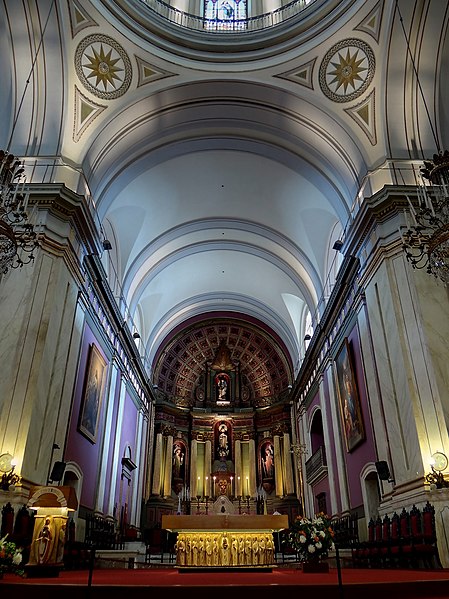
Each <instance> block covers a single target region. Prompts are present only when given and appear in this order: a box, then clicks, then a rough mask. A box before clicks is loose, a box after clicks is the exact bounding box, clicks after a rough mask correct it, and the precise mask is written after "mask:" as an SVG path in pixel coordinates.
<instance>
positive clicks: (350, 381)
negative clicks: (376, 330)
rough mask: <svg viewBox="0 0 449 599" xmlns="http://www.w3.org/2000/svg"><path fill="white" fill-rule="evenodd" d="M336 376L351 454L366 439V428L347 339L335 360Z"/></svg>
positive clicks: (347, 444) (346, 438)
mask: <svg viewBox="0 0 449 599" xmlns="http://www.w3.org/2000/svg"><path fill="white" fill-rule="evenodd" d="M335 375H336V379H337V389H338V396H339V403H340V413H341V418H342V422H343V428H344V433H345V440H346V449H347V451H349V452H350V451H352V450H353V449H354V448H355V447H357V445H358V444H359V443H361V442H362V441H363V440H364V439H365V427H364V425H363V418H362V410H361V406H360V398H359V393H358V390H357V384H356V380H355V377H354V368H353V364H352V359H351V352H350V347H349V343H348V339H347V338H346V339H345V340H344V342H343V344H342V346H341V348H340V350H339V351H338V354H337V356H336V358H335Z"/></svg>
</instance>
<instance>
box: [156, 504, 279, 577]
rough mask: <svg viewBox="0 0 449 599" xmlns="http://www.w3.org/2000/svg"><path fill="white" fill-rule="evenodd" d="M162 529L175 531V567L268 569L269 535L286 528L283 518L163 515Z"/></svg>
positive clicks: (271, 550) (270, 560) (271, 549)
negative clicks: (176, 535) (176, 536)
mask: <svg viewBox="0 0 449 599" xmlns="http://www.w3.org/2000/svg"><path fill="white" fill-rule="evenodd" d="M162 528H164V529H166V530H168V531H171V532H177V533H178V538H177V541H176V546H175V548H176V565H177V566H178V567H179V568H185V569H194V568H259V569H260V568H270V567H271V566H272V565H273V564H274V561H275V555H274V548H275V544H274V538H273V533H274V532H279V531H280V530H283V529H285V528H288V516H285V515H274V514H273V515H246V514H242V515H235V514H211V515H176V516H175V515H173V516H171V515H164V516H162Z"/></svg>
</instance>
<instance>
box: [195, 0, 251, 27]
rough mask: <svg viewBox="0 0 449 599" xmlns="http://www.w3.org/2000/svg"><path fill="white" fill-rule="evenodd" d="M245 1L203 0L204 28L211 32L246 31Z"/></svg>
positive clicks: (246, 13) (246, 11)
mask: <svg viewBox="0 0 449 599" xmlns="http://www.w3.org/2000/svg"><path fill="white" fill-rule="evenodd" d="M247 15H248V10H247V2H246V0H204V28H205V29H209V30H213V31H236V30H239V29H246V19H247Z"/></svg>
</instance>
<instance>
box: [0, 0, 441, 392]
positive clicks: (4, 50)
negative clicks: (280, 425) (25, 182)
mask: <svg viewBox="0 0 449 599" xmlns="http://www.w3.org/2000/svg"><path fill="white" fill-rule="evenodd" d="M399 7H400V10H401V15H402V17H403V22H404V30H405V33H406V36H407V37H408V40H409V43H410V49H411V53H410V54H409V53H408V52H407V43H406V37H405V36H404V32H403V30H402V25H401V21H400V19H399V15H398V13H397V11H396V9H395V2H393V1H391V2H383V1H382V0H341V1H339V2H338V1H336V0H328V1H327V2H326V1H325V0H315V1H314V2H311V3H310V4H309V5H308V6H307V7H306V9H305V10H304V11H303V12H302V13H301V14H300V15H298V16H297V17H296V18H292V19H290V20H289V21H288V22H286V23H283V24H282V23H281V24H280V25H278V26H276V27H273V28H271V29H269V30H264V31H258V32H257V31H256V32H244V33H242V34H241V35H240V34H231V35H228V36H227V35H226V34H213V33H206V32H198V31H196V32H195V31H190V30H188V29H186V28H183V27H179V26H177V25H174V24H168V23H165V24H164V22H163V21H161V20H160V19H159V18H158V17H157V18H156V17H155V16H154V15H153V14H152V13H151V11H150V9H149V8H148V6H146V5H145V4H144V3H143V2H141V1H140V0H129V1H127V2H126V1H125V0H120V1H119V0H117V1H113V0H103V1H101V0H74V1H71V2H67V1H66V0H57V1H56V2H54V3H53V2H52V1H50V0H39V2H36V3H34V2H30V3H21V2H17V1H16V0H4V2H3V3H2V7H1V11H2V13H3V15H2V16H3V17H4V18H2V19H1V20H0V33H1V35H0V50H1V51H0V61H1V62H0V64H1V69H2V86H1V89H0V109H1V112H2V114H3V115H10V122H9V123H6V122H5V123H3V127H2V129H1V131H0V140H1V144H0V145H1V146H2V147H7V146H8V142H9V139H10V138H11V145H10V149H11V150H12V151H14V152H15V153H16V154H18V155H19V156H23V157H25V158H26V159H27V160H28V163H29V164H33V172H32V177H33V179H32V180H33V181H39V180H46V178H47V180H50V179H51V180H55V181H61V180H62V181H64V182H65V183H66V185H67V186H68V187H72V188H73V189H75V190H76V191H78V192H79V193H85V194H86V195H87V197H88V198H89V200H90V201H91V202H92V205H95V214H96V220H97V222H99V223H101V228H102V235H103V236H104V237H107V238H108V240H109V241H110V242H111V244H112V250H111V251H109V252H103V253H102V261H103V264H104V266H105V269H106V270H107V272H108V275H109V279H110V283H111V287H112V288H113V290H114V293H115V294H116V296H117V298H118V301H119V303H120V304H121V305H122V306H125V308H124V310H125V317H126V319H127V320H128V322H129V323H130V326H132V327H133V328H136V329H137V330H138V331H139V334H140V337H141V338H140V340H139V341H138V344H139V349H140V353H141V354H142V356H143V358H144V360H145V363H146V366H147V368H148V372H149V375H150V376H151V377H152V379H153V381H154V382H155V383H158V384H160V385H161V387H163V388H164V389H165V391H166V392H167V393H168V394H169V395H170V394H175V395H176V396H180V397H181V396H183V394H185V393H192V391H193V388H194V386H195V381H194V379H195V376H197V375H198V373H199V371H198V369H197V366H196V365H195V364H196V361H197V362H198V363H200V362H202V361H204V360H205V359H207V358H208V357H209V355H210V354H211V352H212V351H213V348H214V343H215V342H214V343H212V341H211V340H209V341H208V342H207V347H206V346H205V348H204V349H203V348H202V347H201V345H200V343H199V341H193V338H194V335H197V334H198V335H199V334H201V335H202V336H203V337H204V336H205V337H206V338H207V336H208V331H210V335H211V339H212V338H213V339H215V341H216V342H217V343H218V341H219V338H221V336H224V337H226V338H229V337H232V338H233V339H234V336H235V340H234V341H235V343H234V345H233V348H234V351H235V352H238V356H239V359H242V360H244V359H245V358H244V356H245V352H247V351H248V347H247V346H245V347H242V348H241V349H239V340H242V339H243V338H244V336H245V334H247V333H248V334H249V335H250V337H251V338H252V339H253V340H255V339H256V337H257V338H260V340H261V341H260V343H259V342H255V346H254V352H251V353H254V355H255V356H257V355H258V354H259V353H261V354H263V353H264V351H265V350H266V351H268V354H269V357H270V359H271V357H274V356H278V358H279V361H280V362H279V363H282V369H279V367H278V365H276V364H275V363H274V362H273V363H272V367H270V368H268V367H267V370H266V372H264V373H263V377H266V380H267V381H269V382H268V383H264V382H262V378H263V377H262V378H260V379H257V381H256V379H254V381H253V392H254V395H255V397H256V396H257V397H262V396H264V395H265V394H266V393H268V394H273V393H274V394H276V393H278V391H279V390H280V389H281V387H282V386H286V385H287V384H289V383H290V382H291V379H292V376H294V373H295V372H296V371H297V368H298V364H299V363H300V360H301V357H302V355H303V353H304V343H303V339H304V334H305V328H304V327H305V318H306V315H307V313H308V312H309V311H310V313H311V314H312V315H313V316H314V321H315V322H316V320H317V318H318V315H319V313H320V312H321V311H322V309H323V307H324V304H325V300H326V297H327V296H328V295H329V293H330V291H331V289H332V283H333V281H334V277H335V272H336V270H337V267H338V264H339V262H340V260H341V254H340V253H339V252H336V251H335V250H333V249H332V248H333V244H334V241H335V240H336V239H338V238H340V237H343V239H344V235H345V232H346V231H347V230H348V227H350V225H351V220H352V218H353V216H354V214H355V211H356V209H357V206H358V205H359V203H360V201H362V200H363V195H364V194H371V193H374V192H375V191H377V190H378V189H380V188H381V187H382V186H383V185H385V184H387V183H392V182H393V183H394V182H400V181H398V180H397V179H396V180H395V176H396V174H397V172H398V171H393V170H392V168H391V166H392V164H393V162H394V163H395V165H396V166H397V165H398V164H399V165H400V164H403V165H405V166H406V167H407V168H409V167H410V165H411V164H412V163H413V161H419V160H421V159H422V158H423V157H424V156H429V155H431V154H433V152H434V150H435V141H436V140H435V135H434V134H433V133H432V130H431V128H430V126H429V119H428V116H427V114H426V110H425V107H424V105H423V103H422V97H421V96H420V92H419V86H418V85H417V80H416V77H415V75H414V69H413V63H412V62H411V59H410V56H412V57H413V59H414V65H415V66H416V67H417V68H418V69H419V73H420V84H421V85H422V89H423V93H424V95H425V97H426V99H427V105H428V106H429V107H430V116H431V119H432V121H433V123H435V124H436V125H435V129H436V136H437V137H438V139H439V141H440V143H441V146H442V147H443V146H446V147H447V141H448V140H447V135H448V130H449V129H448V127H447V120H448V109H447V106H448V105H449V103H448V101H447V100H448V97H447V95H448V92H447V85H442V83H443V82H442V81H440V80H438V79H435V64H438V65H439V66H440V69H439V71H440V72H442V73H444V72H446V73H447V61H448V58H447V57H448V56H449V51H448V44H447V39H446V31H447V25H448V6H447V3H446V2H435V1H429V0H424V1H419V2H418V1H416V2H415V1H411V0H399ZM47 19H48V22H47ZM163 25H164V26H163ZM41 36H42V45H41V46H39V43H40V40H41ZM38 48H39V51H38V53H37V60H36V64H35V66H34V67H32V63H33V59H34V58H35V56H36V51H37V49H38ZM30 72H31V73H32V76H31V78H30V83H29V84H28V83H27V82H26V81H27V77H28V75H29V73H30ZM15 120H16V121H17V122H16V124H15V125H13V123H14V121H15ZM8 125H9V128H8ZM49 165H57V167H56V168H51V167H49ZM343 251H344V246H343ZM211 314H215V315H216V317H217V318H223V315H224V314H226V315H227V317H228V318H229V320H228V321H227V322H224V321H223V322H221V324H220V325H219V324H218V322H217V323H213V322H212V323H211V322H210V318H211ZM192 319H193V320H192ZM195 319H196V320H195ZM201 320H203V322H202V324H201V325H195V326H193V324H192V323H193V322H199V321H201ZM257 323H262V324H261V326H260V327H259V326H258V324H257ZM219 326H222V327H223V331H222V333H220V331H221V329H220V328H219ZM192 327H193V328H192ZM188 339H191V343H189V342H188V341H187V340H188ZM268 340H269V341H268ZM176 343H177V344H179V347H180V352H181V354H180V355H183V353H186V356H187V357H186V358H185V360H184V358H183V359H182V360H181V364H182V365H188V366H189V367H190V368H192V369H193V371H194V372H195V376H193V375H192V376H193V378H192V376H186V377H185V378H182V376H181V374H180V373H178V374H177V375H176V376H175V378H176V380H171V379H170V375H169V374H167V373H168V372H170V369H171V367H170V366H169V365H168V364H164V360H163V359H162V357H161V356H163V355H164V356H172V355H173V353H174V352H175V353H176V351H175V348H176ZM267 343H268V345H266V344H267ZM264 348H265V349H264ZM164 350H166V353H165V354H164ZM253 357H254V356H253ZM257 360H258V359H257V357H256V362H257ZM260 361H262V358H260ZM251 368H252V367H251ZM251 368H250V367H249V366H248V370H247V376H248V379H251V378H252V377H253V375H254V376H255V374H254V373H255V372H257V366H254V371H253V370H252V369H251ZM164 369H165V370H164ZM256 378H257V377H256ZM274 379H276V380H277V382H274V383H273V380H274ZM264 380H265V379H264ZM182 381H184V382H182ZM183 385H184V386H183ZM268 388H269V390H268Z"/></svg>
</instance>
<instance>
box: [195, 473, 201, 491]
mask: <svg viewBox="0 0 449 599" xmlns="http://www.w3.org/2000/svg"><path fill="white" fill-rule="evenodd" d="M200 480H201V476H199V477H198V483H197V485H196V494H197V495H201V491H200Z"/></svg>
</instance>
